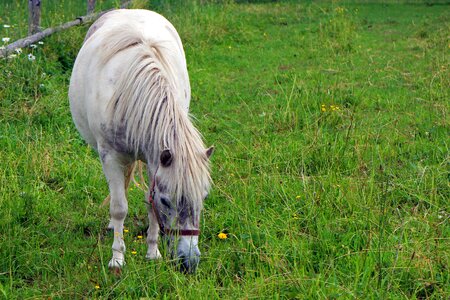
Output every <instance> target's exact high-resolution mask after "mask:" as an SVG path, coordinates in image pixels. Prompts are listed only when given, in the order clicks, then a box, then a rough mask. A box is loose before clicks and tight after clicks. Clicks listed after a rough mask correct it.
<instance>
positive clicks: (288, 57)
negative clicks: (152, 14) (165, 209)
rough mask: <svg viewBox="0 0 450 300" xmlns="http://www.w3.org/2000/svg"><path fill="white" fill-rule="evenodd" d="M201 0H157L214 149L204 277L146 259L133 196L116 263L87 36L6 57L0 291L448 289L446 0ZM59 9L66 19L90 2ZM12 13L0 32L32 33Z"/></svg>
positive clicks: (119, 294) (139, 209) (76, 34)
mask: <svg viewBox="0 0 450 300" xmlns="http://www.w3.org/2000/svg"><path fill="white" fill-rule="evenodd" d="M3 2H4V0H0V4H1V5H3ZM6 2H7V1H6ZM200 2H203V4H201V3H200ZM207 2H208V1H196V2H192V1H189V2H186V1H151V5H150V6H149V7H150V8H152V9H154V10H156V11H158V12H160V13H162V14H164V15H165V16H166V17H167V18H169V20H171V22H172V23H173V24H174V25H175V27H176V28H177V29H178V30H179V33H180V36H181V38H182V40H183V42H184V46H185V50H186V55H187V61H188V68H189V73H190V78H191V84H192V102H191V109H192V114H193V115H194V116H195V117H196V121H195V123H196V126H197V127H198V128H199V129H200V131H201V132H202V133H203V135H204V139H205V141H206V143H207V144H208V145H209V144H214V145H215V146H216V152H215V154H214V157H213V160H212V177H213V179H214V186H213V190H212V192H211V194H210V197H209V198H208V200H207V201H206V203H205V209H204V212H203V221H202V225H201V230H202V235H201V247H200V250H201V251H202V253H203V256H202V261H201V263H200V268H199V271H198V272H197V274H195V275H184V274H180V273H178V272H177V271H176V270H175V268H174V267H173V266H172V265H171V264H170V262H169V261H168V259H167V258H166V259H164V260H162V261H157V262H147V261H145V259H144V255H145V249H146V246H145V244H144V242H143V241H141V240H139V239H138V238H137V235H140V234H142V232H143V231H144V230H145V227H146V223H147V221H146V217H145V216H146V214H145V207H144V205H143V204H142V201H143V193H142V192H141V191H139V190H138V189H136V188H133V189H132V190H131V191H130V197H129V202H130V212H129V216H128V218H127V220H126V226H127V228H128V229H129V233H128V234H127V235H126V237H125V239H126V242H127V246H128V247H127V248H128V250H129V251H128V253H127V263H128V264H127V266H126V268H125V270H124V272H123V274H122V276H121V277H118V278H117V277H114V276H113V275H111V274H110V273H109V272H108V270H107V262H108V260H109V258H110V255H111V253H110V252H111V251H110V247H111V244H112V236H111V235H109V234H107V233H106V232H105V231H104V228H105V227H106V225H107V223H108V210H107V209H100V208H99V204H100V203H101V202H102V200H103V198H104V197H105V196H106V195H107V194H108V191H107V185H106V182H105V179H104V176H103V173H102V170H101V165H100V163H99V160H98V158H97V155H96V153H94V152H93V151H92V150H91V149H90V148H89V147H88V146H87V145H86V144H85V143H84V142H83V141H82V140H81V138H80V136H79V135H78V133H77V131H76V129H75V127H74V126H73V123H72V120H71V116H70V112H69V107H68V100H67V87H68V80H69V78H70V72H71V68H72V65H73V62H74V59H75V56H76V53H77V51H78V50H79V48H80V46H81V44H82V40H83V38H84V34H85V32H86V30H87V27H79V28H74V29H71V30H68V31H65V32H63V33H59V34H56V35H54V36H51V37H50V38H48V39H46V40H45V41H44V43H45V44H44V45H39V47H38V48H37V49H35V50H32V49H24V53H22V54H21V55H19V56H18V57H16V58H14V59H6V60H0V164H1V168H0V195H1V198H0V212H1V218H0V257H1V258H2V260H1V261H0V297H3V298H5V299H15V298H17V299H29V298H37V299H42V298H49V299H52V298H54V299H69V298H102V299H103V298H104V299H107V298H118V299H123V298H129V299H137V298H139V297H144V298H145V297H147V298H153V297H157V298H165V299H174V298H181V299H185V298H186V299H214V298H224V299H236V298H269V299H272V298H275V299H278V298H283V299H285V298H289V299H292V298H299V299H323V298H327V299H352V298H357V299H383V298H384V299H424V298H429V299H448V298H450V275H449V273H450V271H449V269H450V251H449V249H450V238H449V237H450V225H449V218H450V203H449V199H450V185H449V184H450V183H449V151H448V150H449V149H448V147H449V145H448V136H449V125H450V124H449V115H448V113H449V111H448V109H449V102H448V100H449V86H450V85H449V78H450V76H449V75H450V74H449V67H450V65H449V51H450V48H449V45H450V44H449V40H448V33H449V32H450V22H449V20H450V10H449V9H448V5H431V4H430V3H429V2H427V3H428V4H427V3H425V4H422V3H420V2H417V1H415V2H414V3H412V4H407V3H388V4H376V3H372V2H371V3H368V4H361V5H357V4H351V3H338V2H332V3H328V2H320V3H302V4H299V3H297V1H292V2H270V1H261V2H266V3H233V1H226V3H216V4H214V3H210V4H208V3H207ZM242 2H245V1H242ZM248 2H255V1H248ZM298 2H299V1H298ZM48 3H49V4H48V5H49V7H55V10H54V11H53V13H54V16H55V18H54V19H52V20H51V21H50V20H48V19H47V21H45V22H50V23H48V24H53V25H55V24H57V23H59V22H62V21H66V20H67V19H68V18H70V16H72V15H73V14H74V15H77V14H82V13H83V12H84V10H85V6H83V5H85V1H79V2H75V1H74V2H70V3H69V2H68V1H65V2H61V3H63V6H62V7H63V8H64V13H60V14H58V13H55V12H56V11H57V10H56V8H57V6H58V4H54V3H56V1H48ZM58 3H59V2H58ZM74 3H75V4H74ZM76 3H78V5H76ZM105 3H106V2H105ZM112 3H115V2H112ZM51 5H53V6H51ZM105 5H106V4H105ZM2 7H3V6H2ZM105 7H106V6H105ZM19 8H23V5H22V4H21V5H20V6H17V7H11V8H10V9H9V10H8V15H6V11H5V12H2V15H0V24H4V23H6V24H8V23H9V22H10V21H11V22H10V23H11V24H16V26H14V27H11V28H3V27H1V26H0V37H5V36H10V37H13V38H18V37H21V36H23V34H24V33H25V32H26V10H25V12H24V11H19ZM79 11H80V12H79ZM49 14H50V13H49ZM2 22H3V23H2ZM45 22H44V23H45ZM45 24H47V23H45ZM30 52H33V54H34V55H35V56H36V60H35V61H33V62H30V61H28V59H27V57H26V55H27V54H28V53H30ZM322 105H324V106H322ZM331 105H333V106H338V107H339V109H335V110H332V109H331ZM322 107H324V109H325V111H322ZM219 232H227V233H228V234H229V238H228V239H226V240H220V239H218V238H217V234H218V233H219ZM132 249H135V250H136V251H137V252H138V254H137V255H132V254H131V251H130V250H132ZM96 286H98V287H99V288H98V289H97V288H96Z"/></svg>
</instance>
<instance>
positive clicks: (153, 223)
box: [145, 191, 161, 259]
mask: <svg viewBox="0 0 450 300" xmlns="http://www.w3.org/2000/svg"><path fill="white" fill-rule="evenodd" d="M149 192H150V191H149ZM146 196H147V199H148V193H147V195H146ZM158 234H159V225H158V221H157V220H156V218H155V215H154V214H153V209H152V206H151V205H149V206H148V230H147V245H148V250H147V254H146V255H145V258H147V259H159V258H161V253H160V252H159V249H158Z"/></svg>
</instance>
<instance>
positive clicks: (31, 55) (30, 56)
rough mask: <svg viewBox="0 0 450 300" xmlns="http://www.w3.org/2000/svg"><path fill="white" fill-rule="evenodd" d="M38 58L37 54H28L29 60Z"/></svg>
mask: <svg viewBox="0 0 450 300" xmlns="http://www.w3.org/2000/svg"><path fill="white" fill-rule="evenodd" d="M35 59H36V56H34V55H33V54H31V53H30V54H28V60H29V61H33V60H35Z"/></svg>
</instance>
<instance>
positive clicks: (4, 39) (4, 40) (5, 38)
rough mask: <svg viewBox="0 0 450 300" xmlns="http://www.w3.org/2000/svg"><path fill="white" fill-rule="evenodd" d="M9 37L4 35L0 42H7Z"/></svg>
mask: <svg viewBox="0 0 450 300" xmlns="http://www.w3.org/2000/svg"><path fill="white" fill-rule="evenodd" d="M10 40H11V39H10V38H9V37H4V38H2V42H3V43H7V42H9V41H10Z"/></svg>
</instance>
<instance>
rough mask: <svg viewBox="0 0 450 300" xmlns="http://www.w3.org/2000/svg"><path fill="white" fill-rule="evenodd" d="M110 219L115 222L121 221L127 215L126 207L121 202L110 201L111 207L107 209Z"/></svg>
mask: <svg viewBox="0 0 450 300" xmlns="http://www.w3.org/2000/svg"><path fill="white" fill-rule="evenodd" d="M109 211H110V214H111V218H113V219H116V220H123V219H125V217H126V216H127V214H128V205H127V204H126V203H123V202H115V201H111V207H110V209H109Z"/></svg>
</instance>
